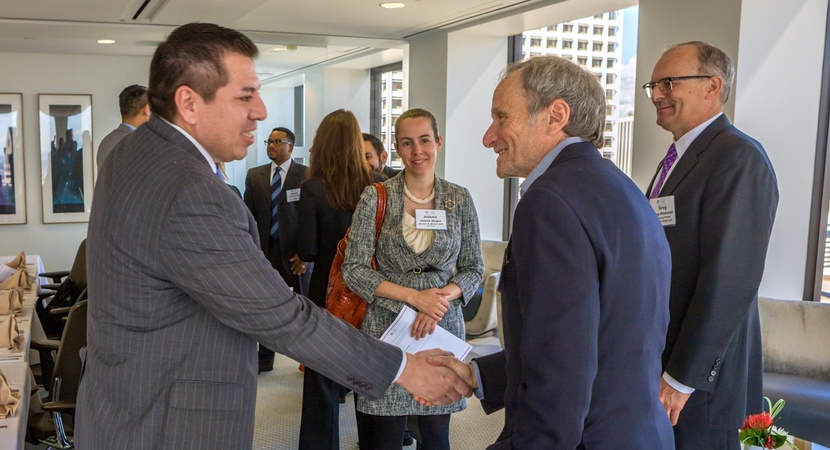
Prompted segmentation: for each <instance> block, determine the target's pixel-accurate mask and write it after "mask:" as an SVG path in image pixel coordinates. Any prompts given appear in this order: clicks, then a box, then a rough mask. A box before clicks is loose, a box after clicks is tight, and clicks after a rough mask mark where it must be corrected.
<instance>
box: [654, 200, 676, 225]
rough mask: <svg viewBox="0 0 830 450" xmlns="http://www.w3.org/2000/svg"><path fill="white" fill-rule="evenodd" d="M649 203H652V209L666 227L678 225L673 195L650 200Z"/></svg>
mask: <svg viewBox="0 0 830 450" xmlns="http://www.w3.org/2000/svg"><path fill="white" fill-rule="evenodd" d="M649 203H651V207H652V208H653V209H654V212H655V213H656V214H657V218H658V219H660V223H661V224H663V226H664V227H670V226H674V225H676V223H677V222H676V220H675V211H674V196H673V195H670V196H668V197H657V198H653V199H651V200H649Z"/></svg>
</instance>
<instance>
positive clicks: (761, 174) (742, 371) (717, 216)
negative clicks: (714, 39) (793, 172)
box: [643, 42, 778, 450]
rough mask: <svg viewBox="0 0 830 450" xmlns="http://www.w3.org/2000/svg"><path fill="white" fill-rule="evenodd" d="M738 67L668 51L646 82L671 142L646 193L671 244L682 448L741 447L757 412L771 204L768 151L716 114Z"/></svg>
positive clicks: (672, 362) (677, 423)
mask: <svg viewBox="0 0 830 450" xmlns="http://www.w3.org/2000/svg"><path fill="white" fill-rule="evenodd" d="M734 75H735V68H734V66H733V64H732V61H731V60H730V58H729V56H728V55H727V54H726V53H724V52H723V51H721V50H720V49H718V48H716V47H714V46H712V45H709V44H706V43H703V42H687V43H684V44H679V45H675V46H672V47H670V48H668V49H667V50H666V51H664V52H663V55H662V56H661V57H660V59H659V60H658V61H657V64H656V65H655V66H654V70H653V72H652V77H651V79H652V81H650V82H648V83H646V84H645V85H644V86H643V89H645V91H646V94H647V95H648V96H649V97H650V98H651V102H652V103H653V104H654V106H655V108H656V109H657V124H658V125H660V126H661V127H662V128H664V129H665V130H667V131H669V132H671V134H672V139H673V142H672V144H671V146H670V147H669V151H668V153H667V154H666V157H665V158H664V159H663V161H661V162H660V165H659V166H658V167H657V171H656V173H655V174H654V178H653V180H652V181H651V183H650V184H649V186H648V190H647V191H646V195H648V197H649V199H650V200H651V203H652V206H653V207H654V209H655V211H656V212H657V214H658V216H659V217H660V219H661V222H662V223H663V230H664V231H665V233H666V238H667V239H668V241H669V246H670V247H671V252H672V282H671V293H670V300H669V307H670V314H671V320H670V322H669V328H668V333H667V336H666V348H665V350H664V352H663V370H664V372H663V374H662V379H661V389H660V401H661V402H662V403H663V406H664V407H665V408H666V412H667V414H668V415H669V419H670V420H671V422H672V424H673V425H674V434H675V443H676V446H677V449H678V450H684V449H700V448H705V449H715V450H717V449H729V450H734V449H738V448H739V439H738V434H737V431H736V430H738V429H739V428H741V426H743V420H744V417H745V416H746V415H747V414H750V413H758V412H761V411H763V404H762V401H763V399H762V397H763V389H762V375H763V367H762V360H761V334H760V324H759V318H758V286H759V284H760V283H761V276H762V274H763V272H764V261H765V258H766V253H767V247H768V244H769V238H770V233H771V231H772V225H773V221H774V219H775V210H776V207H777V204H778V188H777V181H776V177H775V172H774V171H773V168H772V165H771V164H770V161H769V158H768V157H767V154H766V152H765V151H764V148H763V147H762V146H761V144H760V143H758V141H756V140H754V139H752V138H751V137H749V136H747V135H746V134H744V133H742V132H741V131H739V130H738V129H737V128H735V127H734V126H733V125H731V124H730V123H729V119H727V117H726V116H725V115H724V114H723V104H724V102H726V100H727V99H728V98H729V94H730V92H731V89H732V81H733V79H734Z"/></svg>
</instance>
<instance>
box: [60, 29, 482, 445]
mask: <svg viewBox="0 0 830 450" xmlns="http://www.w3.org/2000/svg"><path fill="white" fill-rule="evenodd" d="M257 54H258V50H257V47H256V45H255V44H254V43H253V42H252V41H251V40H250V39H249V38H248V37H246V36H245V35H243V34H241V33H239V32H237V31H234V30H230V29H227V28H224V27H220V26H218V25H213V24H208V23H191V24H187V25H183V26H181V27H179V28H176V29H175V30H173V31H172V32H171V33H170V34H169V35H168V36H167V38H166V39H165V41H164V42H162V43H161V44H160V45H159V47H158V48H157V49H156V52H155V53H154V55H153V59H152V61H151V63H150V86H149V91H148V93H149V100H150V105H151V108H152V110H153V115H152V117H151V118H150V120H149V121H148V122H147V124H146V125H145V126H142V127H140V128H139V129H138V130H136V131H135V132H133V133H130V135H129V136H127V137H126V138H124V140H123V141H122V143H121V144H120V145H119V147H118V149H116V150H115V152H114V153H113V154H112V155H110V156H109V157H108V158H107V159H106V161H104V167H103V170H102V171H101V177H100V179H99V181H98V184H97V185H96V188H95V190H96V195H95V201H94V202H93V204H92V211H91V213H90V222H89V236H88V239H87V265H88V275H89V297H90V299H92V301H91V302H90V305H89V312H88V319H87V351H86V360H85V372H84V377H83V379H82V380H81V386H80V390H79V392H78V407H77V414H76V415H75V442H76V444H77V447H78V448H83V449H86V450H98V449H100V450H110V449H133V450H151V449H152V450H155V449H182V448H199V449H207V450H212V449H216V450H220V449H221V450H226V449H250V448H251V446H252V443H253V431H254V409H255V408H254V404H255V402H256V342H263V343H265V344H266V345H267V346H268V347H269V348H272V349H274V350H276V351H278V352H280V353H283V354H285V355H288V356H290V357H292V358H294V359H296V360H299V361H300V362H302V363H304V364H306V365H307V366H309V367H311V368H313V369H314V370H316V371H319V372H320V373H322V374H323V375H325V376H326V377H329V378H331V379H333V380H335V381H337V382H338V383H341V384H343V385H345V386H348V387H349V388H351V389H353V390H354V391H355V392H358V393H359V394H360V395H365V396H367V397H369V398H380V397H381V396H383V394H384V393H385V392H386V390H387V389H388V388H389V386H391V384H392V383H393V382H396V383H398V384H400V385H401V386H403V387H404V388H405V389H407V390H409V391H410V392H413V393H415V394H420V395H426V396H428V397H430V398H433V399H436V400H439V401H441V402H442V403H446V402H453V401H458V400H459V399H460V398H461V395H462V394H468V393H469V387H468V386H467V385H466V384H464V382H462V381H461V380H459V379H458V377H457V376H456V374H455V373H454V372H453V371H452V370H449V369H446V368H441V369H443V370H442V371H436V370H435V369H437V368H436V367H432V366H429V364H428V363H427V356H428V355H431V354H433V353H440V352H429V353H424V352H421V353H416V354H404V353H403V352H402V351H401V349H399V348H396V347H394V346H391V345H388V344H385V343H383V342H380V341H378V340H376V339H373V338H371V337H369V336H368V335H367V334H365V333H363V332H361V331H360V330H356V329H355V328H354V327H352V326H351V325H348V324H347V323H345V322H344V321H342V320H340V319H337V318H335V317H334V316H332V315H331V314H329V313H328V312H326V311H324V310H323V309H321V308H318V307H317V306H315V305H314V304H313V303H311V301H309V300H308V299H307V298H304V297H301V296H299V295H298V294H296V293H294V292H292V291H291V290H290V289H288V287H287V286H286V284H285V282H284V281H283V280H282V278H281V277H280V276H279V275H278V274H277V272H276V271H274V269H273V268H272V267H271V264H270V263H269V262H268V261H267V260H266V259H265V257H264V256H263V254H262V251H261V250H260V248H259V237H258V235H257V232H256V223H255V222H254V218H253V216H251V213H250V212H249V211H248V209H247V208H246V207H245V204H244V203H243V202H242V199H240V198H239V197H238V196H237V195H236V194H234V193H233V192H232V191H231V190H230V189H228V187H227V186H226V185H225V183H224V181H223V180H222V179H220V178H219V177H218V176H217V167H216V162H217V161H218V162H229V161H232V160H239V159H243V158H245V156H246V154H247V152H248V147H249V146H250V145H251V144H252V143H253V141H254V132H255V131H256V128H257V121H259V120H263V119H265V117H266V111H265V104H264V103H263V100H262V98H261V97H260V95H259V78H258V77H257V75H256V69H255V66H254V60H253V58H254V57H255V56H256V55H257Z"/></svg>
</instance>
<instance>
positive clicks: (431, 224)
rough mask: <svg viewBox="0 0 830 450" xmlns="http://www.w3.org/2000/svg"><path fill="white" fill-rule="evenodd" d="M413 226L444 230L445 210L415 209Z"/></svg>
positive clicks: (445, 222)
mask: <svg viewBox="0 0 830 450" xmlns="http://www.w3.org/2000/svg"><path fill="white" fill-rule="evenodd" d="M415 228H417V229H419V230H446V229H447V212H446V211H444V210H443V209H416V210H415Z"/></svg>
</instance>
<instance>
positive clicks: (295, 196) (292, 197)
mask: <svg viewBox="0 0 830 450" xmlns="http://www.w3.org/2000/svg"><path fill="white" fill-rule="evenodd" d="M299 200H300V188H297V189H289V190H287V191H285V201H287V202H296V201H299Z"/></svg>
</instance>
